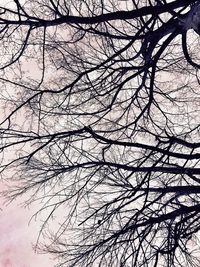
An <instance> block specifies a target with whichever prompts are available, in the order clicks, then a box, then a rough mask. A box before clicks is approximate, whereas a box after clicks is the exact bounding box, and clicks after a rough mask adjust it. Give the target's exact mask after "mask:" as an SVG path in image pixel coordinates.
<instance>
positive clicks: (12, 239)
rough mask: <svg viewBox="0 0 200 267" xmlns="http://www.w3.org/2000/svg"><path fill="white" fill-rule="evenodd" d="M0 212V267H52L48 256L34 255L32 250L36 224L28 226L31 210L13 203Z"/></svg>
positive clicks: (36, 229) (2, 206)
mask: <svg viewBox="0 0 200 267" xmlns="http://www.w3.org/2000/svg"><path fill="white" fill-rule="evenodd" d="M1 209H2V210H1V211H0V267H36V266H37V267H53V266H54V264H53V263H55V262H53V260H50V256H49V255H44V254H43V255H41V254H40V255H39V254H36V253H35V252H34V250H33V248H32V244H33V242H34V241H35V240H36V238H37V234H38V228H39V227H38V223H36V222H34V221H33V222H32V223H31V224H30V225H28V223H29V220H30V217H31V214H32V213H31V209H30V210H28V209H24V208H22V207H20V206H19V205H17V203H15V202H13V203H11V204H10V205H9V206H4V205H3V203H2V201H1Z"/></svg>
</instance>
